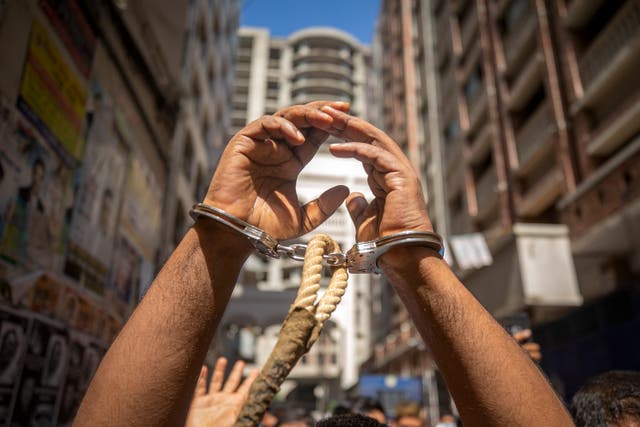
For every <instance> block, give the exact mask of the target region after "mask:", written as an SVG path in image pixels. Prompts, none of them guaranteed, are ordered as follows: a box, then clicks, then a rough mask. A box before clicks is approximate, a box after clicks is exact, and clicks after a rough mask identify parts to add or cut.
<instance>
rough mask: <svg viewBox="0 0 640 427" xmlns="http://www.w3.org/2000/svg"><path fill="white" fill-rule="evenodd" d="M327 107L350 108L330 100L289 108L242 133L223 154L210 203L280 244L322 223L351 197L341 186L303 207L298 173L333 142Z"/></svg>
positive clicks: (212, 185) (262, 119) (245, 129)
mask: <svg viewBox="0 0 640 427" xmlns="http://www.w3.org/2000/svg"><path fill="white" fill-rule="evenodd" d="M324 105H333V106H335V107H337V108H343V109H344V108H348V105H347V104H344V103H338V104H331V103H328V102H318V103H312V104H309V105H304V106H303V105H299V106H294V107H289V108H286V109H284V110H282V111H280V112H278V113H277V114H276V115H274V116H263V117H261V118H260V119H258V120H255V121H254V122H252V123H250V124H249V125H247V126H246V127H245V128H244V129H242V130H241V131H240V132H238V133H237V134H236V135H235V136H234V137H233V138H232V139H231V141H229V144H228V145H227V148H226V149H225V151H224V153H223V154H222V158H221V159H220V163H219V165H218V168H217V169H216V172H215V174H214V176H213V179H212V181H211V185H210V187H209V191H208V192H207V196H206V198H205V203H207V204H210V205H212V206H215V207H217V208H220V209H222V210H224V211H226V212H228V213H230V214H232V215H235V216H236V217H238V218H240V219H242V220H244V221H246V222H248V223H250V224H252V225H255V226H257V227H260V228H262V229H263V230H265V231H266V232H267V233H269V234H271V235H272V236H273V237H275V238H276V239H280V240H286V239H291V238H294V237H298V236H301V235H303V234H305V233H308V232H309V231H311V230H313V229H314V228H316V227H317V226H318V225H320V224H321V223H322V222H323V221H324V220H326V219H327V218H328V217H329V216H330V215H331V214H333V212H334V211H335V210H336V209H337V208H338V206H340V204H341V203H342V202H343V201H344V199H345V198H346V197H347V195H348V194H349V190H348V189H347V188H346V187H345V186H343V185H338V186H335V187H332V188H330V189H329V190H327V191H325V192H324V193H322V194H321V195H320V196H319V197H318V198H317V199H315V200H312V201H310V202H309V203H307V204H305V205H303V206H301V205H300V203H299V201H298V196H297V194H296V179H297V177H298V174H299V173H300V171H301V170H302V168H303V167H304V166H305V165H306V164H307V163H308V162H309V161H310V160H311V158H312V157H313V155H314V154H315V153H316V151H317V149H318V147H319V145H320V144H321V143H322V142H323V141H324V140H325V139H326V138H327V136H328V134H327V133H326V132H325V131H324V130H326V129H327V128H329V127H331V125H332V122H333V119H332V117H331V116H330V115H328V114H326V113H324V112H322V111H320V110H319V107H321V106H324ZM335 111H339V110H335ZM301 130H302V132H301ZM303 132H304V133H303Z"/></svg>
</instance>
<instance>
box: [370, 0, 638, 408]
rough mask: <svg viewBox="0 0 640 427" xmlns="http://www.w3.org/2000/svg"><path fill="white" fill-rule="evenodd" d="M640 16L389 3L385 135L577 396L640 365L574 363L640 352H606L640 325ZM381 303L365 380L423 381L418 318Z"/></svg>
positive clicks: (625, 11) (576, 7)
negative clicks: (413, 320) (413, 323)
mask: <svg viewBox="0 0 640 427" xmlns="http://www.w3.org/2000/svg"><path fill="white" fill-rule="evenodd" d="M639 10H640V3H639V2H638V1H612V2H605V1H580V0H573V1H558V2H552V1H545V0H475V1H474V0H469V1H465V0H456V1H450V2H449V1H442V0H425V1H416V0H386V1H383V2H382V7H381V14H380V18H379V22H378V29H377V36H376V46H374V48H373V51H374V55H375V54H379V55H380V58H376V57H375V56H374V58H373V63H374V64H377V69H376V70H375V73H377V75H378V76H379V79H378V80H379V81H380V82H381V83H380V84H379V85H378V86H377V87H376V90H377V92H375V93H376V95H375V96H376V97H378V98H379V99H383V100H384V101H383V103H382V105H381V108H382V110H381V111H379V112H378V115H379V122H380V124H382V125H383V127H384V129H385V130H386V131H387V132H388V133H390V135H391V136H393V137H394V138H395V139H396V141H397V142H398V143H399V144H400V145H401V146H402V147H403V148H404V149H405V151H406V152H407V155H408V157H409V158H410V159H411V160H412V162H413V164H414V166H415V167H416V168H418V170H419V171H420V172H421V174H422V175H423V177H424V178H425V179H426V188H427V197H428V208H429V212H430V214H431V216H432V218H433V219H434V226H435V228H436V230H437V231H439V232H440V233H442V234H444V235H445V236H447V237H448V238H449V242H450V243H452V242H454V241H456V237H458V236H463V235H468V234H470V233H482V234H483V235H484V238H485V239H486V241H487V243H488V247H489V249H490V251H491V254H492V258H493V262H492V264H491V265H489V266H487V267H483V268H479V269H473V268H472V269H466V270H462V269H461V268H460V265H462V264H463V262H462V261H464V259H462V258H464V254H462V256H461V257H460V258H459V259H458V260H457V261H458V264H457V265H456V266H455V268H456V269H457V271H458V273H459V275H460V277H461V278H462V279H463V282H464V283H465V285H466V286H467V287H468V288H469V289H470V290H471V291H472V292H473V293H474V294H475V295H476V297H477V298H478V299H479V300H480V301H481V302H482V303H483V305H484V306H485V307H486V308H487V309H489V310H490V311H491V312H492V313H493V314H494V315H495V316H496V317H502V316H506V315H509V314H513V313H516V312H519V311H525V312H527V313H528V314H529V316H530V318H531V321H532V324H533V326H534V333H535V334H536V339H537V340H538V341H540V342H541V343H542V345H543V348H544V349H545V350H544V353H545V359H544V360H543V366H544V367H545V368H546V369H547V370H548V372H549V374H550V375H551V376H552V377H554V378H556V379H557V382H558V383H559V388H562V389H563V390H564V392H566V393H567V394H568V395H569V396H570V395H571V394H572V393H573V392H574V391H575V389H576V387H578V386H579V385H580V383H581V381H583V380H584V379H585V378H586V377H587V376H589V374H590V373H595V372H594V371H595V370H606V369H607V368H609V369H612V368H616V367H617V368H623V367H629V368H632V367H633V366H630V365H632V362H630V360H631V359H626V360H625V361H621V360H617V359H615V358H614V357H607V356H604V357H603V358H602V359H601V360H599V361H598V364H597V365H598V366H597V367H595V366H593V365H592V366H586V365H585V366H582V368H584V369H583V370H582V371H581V372H582V374H581V375H580V376H579V377H578V376H575V375H572V374H571V371H570V369H569V367H570V363H569V362H568V360H569V358H570V356H569V354H570V355H571V357H574V358H577V357H578V355H579V354H580V351H584V350H585V349H586V348H587V346H586V345H585V344H584V342H585V341H584V340H587V341H588V342H589V347H590V348H602V349H606V350H602V351H607V352H614V353H615V352H617V351H625V352H627V351H631V352H632V353H633V354H636V355H637V354H638V352H639V351H640V349H638V346H637V345H634V346H632V347H633V348H632V349H629V346H628V345H627V344H628V343H623V340H618V341H615V340H614V341H611V340H609V341H607V340H606V339H605V338H604V335H605V333H606V332H605V331H608V332H609V333H614V332H613V331H617V332H615V333H621V332H620V331H621V330H623V329H624V328H631V327H632V325H635V327H636V330H637V326H638V322H639V319H638V318H639V316H638V308H637V306H638V305H637V301H638V293H637V289H638V283H639V277H640V262H639V260H638V256H637V249H638V246H639V241H640V218H639V217H638V191H637V190H636V187H637V186H636V185H635V182H636V181H637V176H638V173H639V172H638V165H639V164H640V162H639V161H638V154H637V151H638V150H637V148H638V141H637V139H638V132H639V131H640V121H639V120H638V105H639V104H638V96H639V93H640V91H639V88H638V79H637V75H638V72H639V71H640V55H638V49H639V47H638V46H639V43H640V38H639V37H640V33H638V28H640V26H639V25H638V23H639V22H640V21H639V20H638V19H639V18H638V17H639V16H640V14H639ZM376 292H378V293H381V294H382V295H386V294H387V292H389V290H388V289H387V288H386V287H384V286H381V287H380V288H377V289H376ZM384 300H385V301H388V302H390V304H388V305H387V307H381V313H382V314H381V317H382V318H383V319H384V318H385V314H386V316H388V317H387V318H390V319H392V321H391V322H386V323H387V324H390V325H392V326H391V329H388V330H387V333H386V334H381V335H380V336H379V337H378V338H377V340H376V341H377V344H376V346H375V349H376V350H375V354H374V357H373V358H372V359H371V360H370V361H369V362H368V363H367V364H366V365H365V369H367V370H378V371H381V372H383V371H385V370H389V369H390V370H391V371H393V372H398V373H407V374H409V373H412V374H415V375H418V374H420V373H421V372H424V369H423V367H424V366H427V367H429V366H431V365H430V362H429V356H428V352H427V353H425V352H421V351H417V350H416V349H417V348H419V347H420V344H416V341H415V339H417V335H416V334H415V332H414V330H413V329H412V328H411V327H410V326H409V325H408V323H405V322H406V321H407V316H406V312H405V311H404V309H403V308H402V306H401V305H400V304H399V302H398V301H397V299H396V298H391V297H389V298H385V299H384ZM634 301H635V302H634ZM634 304H635V305H634ZM616 313H617V314H619V317H616V316H617V314H616ZM614 317H616V319H618V320H616V321H613V320H612V318H614ZM383 322H384V320H383ZM378 330H381V329H378ZM570 331H575V333H571V332H570ZM374 339H375V337H374ZM418 342H419V339H418ZM561 343H562V344H561ZM623 348H624V349H625V350H623ZM572 360H573V359H572ZM636 360H637V359H636ZM571 363H573V362H571ZM574 368H575V366H574ZM635 368H636V369H637V368H638V367H637V365H636V366H635ZM573 372H575V369H574V371H573ZM429 375H431V374H427V376H429ZM435 375H436V378H437V373H436V374H435ZM426 380H427V381H425V384H426V385H427V388H428V389H430V390H432V391H433V390H436V389H437V388H438V387H440V386H441V383H440V382H439V381H436V382H433V381H431V380H430V378H426ZM429 387H430V388H429ZM429 403H430V406H431V408H432V411H436V410H437V408H436V406H438V405H437V404H436V403H434V402H433V401H430V402H429ZM437 403H439V404H440V406H441V407H442V409H443V410H444V408H445V407H446V402H437ZM436 415H437V414H436Z"/></svg>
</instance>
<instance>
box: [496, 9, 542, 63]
mask: <svg viewBox="0 0 640 427" xmlns="http://www.w3.org/2000/svg"><path fill="white" fill-rule="evenodd" d="M523 19H524V22H522V23H518V24H517V25H516V26H515V27H514V28H515V30H514V31H512V32H510V33H508V34H505V35H504V39H503V46H504V57H505V61H506V63H507V68H508V69H511V68H513V66H514V65H515V64H516V63H517V62H519V61H520V60H521V59H522V58H523V57H524V56H526V55H527V54H528V53H529V52H528V51H529V49H528V48H529V47H530V46H532V45H533V43H534V42H535V38H534V34H535V32H536V28H537V25H538V23H537V22H536V17H535V13H526V14H525V15H524V18H523Z"/></svg>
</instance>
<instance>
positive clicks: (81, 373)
mask: <svg viewBox="0 0 640 427" xmlns="http://www.w3.org/2000/svg"><path fill="white" fill-rule="evenodd" d="M105 352H106V345H104V344H101V343H100V342H99V341H96V340H95V339H93V338H92V337H90V336H89V335H87V334H82V333H79V332H76V331H71V332H70V333H69V357H68V358H67V366H66V376H65V382H64V387H62V389H61V390H60V399H59V400H60V403H59V409H58V411H57V412H58V421H57V423H56V425H58V426H70V425H71V424H72V423H73V418H74V417H75V415H76V412H77V410H78V407H79V406H80V402H81V401H82V397H83V396H84V393H85V391H86V390H87V388H88V387H89V383H90V382H91V378H93V374H94V373H95V371H96V369H97V368H98V365H99V363H100V360H101V359H102V357H103V356H104V354H105Z"/></svg>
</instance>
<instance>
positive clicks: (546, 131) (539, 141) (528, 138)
mask: <svg viewBox="0 0 640 427" xmlns="http://www.w3.org/2000/svg"><path fill="white" fill-rule="evenodd" d="M554 131H555V123H554V121H553V115H552V111H551V107H550V106H549V104H548V103H547V102H545V103H544V104H542V105H541V106H540V107H538V109H537V110H536V111H535V112H534V113H533V114H532V115H531V116H530V117H529V120H527V122H526V123H525V124H524V125H523V126H522V127H521V128H520V130H519V131H518V132H517V134H516V146H517V150H518V161H519V164H520V167H521V168H525V167H526V166H527V165H529V164H531V163H532V161H533V160H535V159H536V158H537V157H539V156H538V155H537V154H538V153H539V152H541V151H545V150H543V148H544V147H545V146H546V145H547V144H548V142H549V141H550V139H551V136H552V135H553V133H554Z"/></svg>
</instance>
